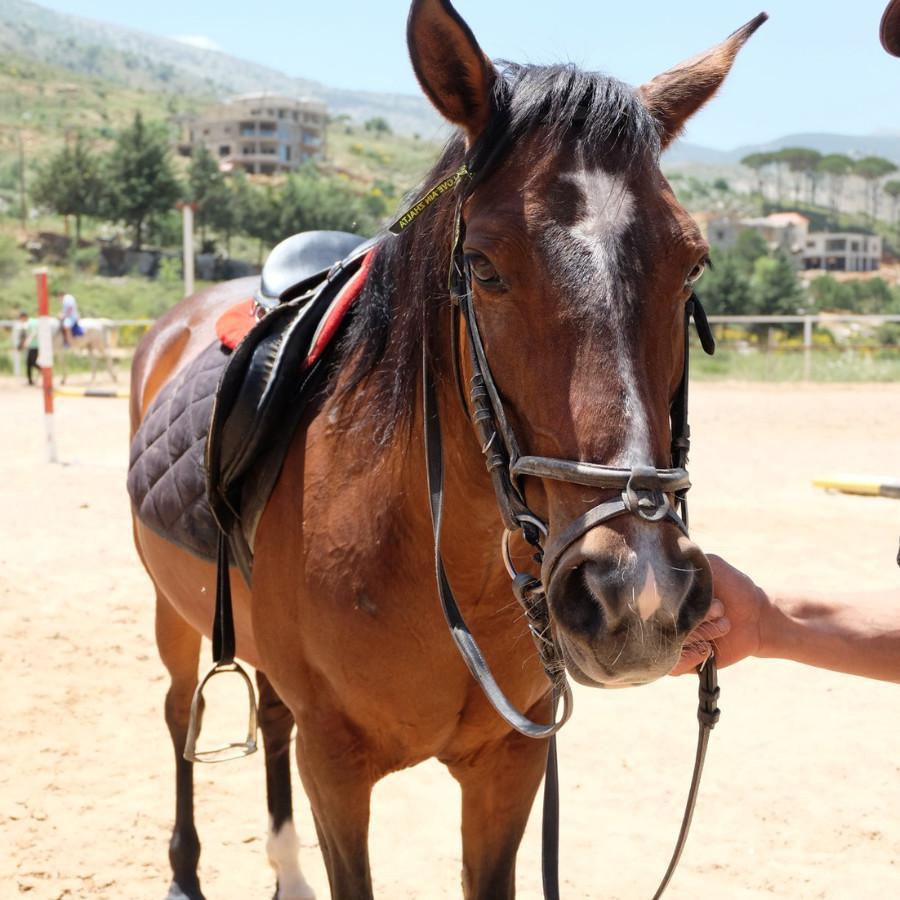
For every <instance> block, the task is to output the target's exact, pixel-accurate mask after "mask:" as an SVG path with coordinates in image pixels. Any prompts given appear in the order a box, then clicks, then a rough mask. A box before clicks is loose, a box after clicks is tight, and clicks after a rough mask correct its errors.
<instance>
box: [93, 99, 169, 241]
mask: <svg viewBox="0 0 900 900" xmlns="http://www.w3.org/2000/svg"><path fill="white" fill-rule="evenodd" d="M180 194H181V188H180V185H179V183H178V180H177V178H176V177H175V173H174V172H173V171H172V164H171V162H170V159H169V141H168V138H167V136H166V133H165V129H164V128H162V127H160V126H159V125H156V124H152V123H151V124H145V123H144V120H143V118H142V116H141V114H140V113H135V116H134V121H133V122H132V124H131V126H130V127H129V128H126V129H125V130H124V131H122V132H120V133H119V136H118V138H117V139H116V145H115V147H114V148H113V150H112V153H111V154H110V157H109V165H108V169H107V193H106V204H107V215H108V216H109V218H111V219H118V220H120V221H122V222H124V223H125V224H126V225H127V226H128V227H129V228H131V229H132V235H133V237H132V247H133V249H135V250H140V249H141V242H142V238H143V232H144V226H145V224H146V223H147V220H148V219H149V218H151V217H152V216H154V215H156V214H158V213H163V212H165V211H166V210H169V209H171V208H172V206H174V204H175V202H176V200H178V198H179V196H180Z"/></svg>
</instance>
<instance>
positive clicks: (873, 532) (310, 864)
mask: <svg viewBox="0 0 900 900" xmlns="http://www.w3.org/2000/svg"><path fill="white" fill-rule="evenodd" d="M692 407H693V412H692V427H693V432H694V439H695V440H694V444H695V451H694V454H693V460H692V462H693V465H692V474H693V477H694V483H695V488H694V491H693V492H692V494H691V498H692V504H691V506H692V512H693V517H692V518H693V522H692V524H693V532H694V536H695V537H696V538H697V539H698V540H699V542H700V544H701V546H703V547H704V548H706V549H709V550H715V551H717V552H719V553H721V554H723V555H725V556H726V557H727V558H730V559H731V560H732V561H733V562H735V563H736V564H738V565H742V566H744V567H746V568H747V569H749V570H750V571H752V572H753V573H754V575H755V576H756V578H757V580H758V581H760V582H761V583H762V584H764V585H767V586H770V587H774V586H789V585H803V586H806V587H808V588H815V589H823V590H824V589H828V590H831V589H834V590H846V591H855V590H859V591H862V590H867V589H878V588H882V587H886V586H897V585H898V584H900V572H898V570H897V568H896V566H895V565H894V563H893V558H894V556H895V554H896V550H897V537H898V535H900V502H898V501H896V500H886V499H867V498H862V497H848V496H836V495H835V496H830V495H827V494H825V493H823V492H821V491H817V490H815V489H814V488H812V487H811V485H810V482H811V479H812V478H813V477H814V476H815V475H817V474H821V473H826V472H832V471H838V472H840V471H847V470H850V471H858V472H861V473H871V474H891V473H893V474H895V475H896V474H897V466H898V464H900V458H898V450H900V386H890V385H888V386H852V387H851V386H847V387H843V386H818V387H796V386H792V387H777V386H747V385H724V384H716V385H711V384H702V385H699V386H697V387H696V389H695V390H694V391H693V396H692ZM57 408H58V415H57V418H58V433H59V445H60V453H61V456H62V459H63V460H64V462H65V464H64V465H60V466H49V465H46V464H45V463H44V462H43V425H42V419H41V400H40V396H39V392H38V390H37V389H31V390H29V389H26V388H24V387H22V386H21V385H20V384H18V383H14V382H13V381H12V380H10V379H6V380H3V381H0V417H2V423H3V424H2V435H3V437H2V440H0V462H2V467H3V472H4V477H3V486H2V488H0V492H2V493H0V497H2V502H0V509H2V522H0V658H2V665H0V704H2V711H3V715H2V728H3V732H4V733H3V735H2V739H0V898H2V900H7V898H14V897H20V896H27V897H32V898H35V900H37V898H41V900H43V898H62V897H65V898H81V897H91V898H95V897H103V898H121V900H145V898H146V900H161V898H162V897H163V896H164V895H165V892H166V888H167V885H168V881H169V869H168V862H167V854H166V847H167V841H168V837H169V831H170V827H171V820H172V815H173V808H174V788H173V766H172V758H171V756H172V751H171V748H170V743H169V737H168V733H167V731H166V728H165V725H164V722H163V716H162V701H163V695H164V692H165V689H166V681H165V678H164V674H163V668H162V665H161V663H160V662H159V661H158V659H157V656H156V649H155V646H154V643H153V603H152V594H151V590H150V582H149V580H148V579H147V577H146V575H145V574H144V572H143V570H142V569H141V567H140V565H139V563H138V560H137V557H136V555H135V552H134V549H133V547H132V544H131V526H130V519H129V509H128V499H127V496H126V494H125V486H124V483H125V461H126V458H127V447H126V444H127V421H126V402H125V401H124V400H84V399H72V398H59V399H58V400H57ZM721 683H722V692H723V695H722V702H721V705H722V709H723V716H722V721H721V724H720V726H719V728H718V729H717V730H716V733H715V734H714V735H713V739H712V747H711V753H710V758H709V763H708V767H707V773H706V776H705V782H704V786H703V792H702V796H701V801H700V805H699V809H698V812H697V816H696V818H695V824H694V830H693V833H692V835H691V839H690V843H689V845H688V849H687V852H686V855H685V858H684V860H683V862H682V865H681V869H680V871H679V873H678V874H677V876H676V878H675V882H674V885H673V887H672V888H671V893H670V894H669V896H670V897H671V898H673V900H676V898H699V897H704V898H728V900H731V898H735V900H740V898H750V897H763V896H772V895H774V896H778V897H789V898H804V900H805V898H819V897H826V898H835V900H849V898H852V900H860V898H878V900H881V898H885V897H897V896H900V819H898V810H900V724H898V723H900V691H898V688H897V686H895V685H887V684H877V683H870V682H866V681H863V680H860V679H855V678H851V677H846V676H840V675H835V674H832V673H829V672H822V671H815V670H812V669H805V668H803V667H800V666H797V665H793V664H790V663H781V662H774V661H764V660H763V661H755V660H754V661H749V662H746V663H744V664H743V665H741V666H738V667H737V668H735V669H729V670H726V671H724V672H723V673H722V676H721ZM576 690H577V697H576V714H575V717H574V719H573V721H572V722H571V723H570V725H569V726H568V727H567V728H566V729H565V730H564V731H563V733H562V735H561V738H560V756H561V766H562V795H563V799H562V804H563V812H562V818H563V829H562V873H563V896H564V897H566V898H567V900H573V898H577V897H585V898H587V897H589V898H607V900H609V898H622V900H644V898H647V897H648V896H650V894H651V893H652V891H653V889H654V888H655V886H656V883H657V881H658V879H659V877H660V875H661V874H662V870H663V868H664V867H665V864H666V862H667V860H668V855H669V853H670V851H671V848H672V844H673V841H674V839H675V834H676V831H677V827H678V823H679V820H680V817H681V810H682V804H683V800H684V795H685V792H686V790H687V786H688V778H689V775H690V767H691V763H692V760H693V752H694V740H695V728H696V726H695V718H694V709H695V702H696V701H695V695H696V682H695V679H693V678H682V679H665V680H664V681H663V682H662V683H658V684H655V685H652V686H650V687H647V688H643V689H641V690H631V691H623V692H600V691H593V692H592V691H589V690H584V689H576ZM297 781H299V779H296V777H295V784H296V782H297ZM296 789H297V790H298V792H299V788H296ZM263 791H264V787H263V760H262V755H261V754H257V755H256V756H255V757H252V758H250V759H248V760H245V761H244V762H242V763H232V764H230V765H227V766H213V767H198V771H197V797H198V802H197V823H198V829H199V831H200V836H201V840H202V841H203V847H204V849H203V856H202V858H201V879H202V882H203V884H204V886H205V889H206V893H207V896H208V897H209V898H210V900H233V898H241V900H242V898H268V897H270V896H271V892H272V888H273V886H274V882H273V878H272V873H271V871H270V870H269V868H268V866H267V863H266V859H265V849H264V844H265V825H266V813H265V802H264V793H263ZM296 807H297V810H298V827H299V830H300V834H301V840H302V844H303V846H302V864H303V867H304V869H305V871H306V874H307V876H308V877H309V879H310V880H311V881H312V883H313V885H314V886H315V887H316V889H317V891H318V894H319V897H327V887H326V879H325V874H324V870H323V867H322V864H321V861H320V857H319V852H318V848H317V846H316V839H315V833H314V830H313V826H312V821H311V817H310V815H309V810H308V807H307V805H306V803H305V800H304V799H303V797H302V795H300V796H298V797H297V802H296ZM538 826H539V822H538V816H537V815H535V816H533V817H532V822H531V824H530V826H529V831H528V833H527V836H526V839H525V841H524V845H523V847H522V851H521V853H520V857H519V876H518V882H519V889H520V893H519V896H521V897H524V898H537V897H539V896H540V894H539V862H538V860H539V844H538V841H539V827H538ZM458 829H459V812H458V793H457V789H456V785H455V783H454V782H453V781H452V780H451V778H450V777H449V775H447V774H446V773H445V771H444V770H443V769H442V768H441V767H440V766H439V765H437V764H428V765H423V766H421V767H419V768H417V769H414V770H410V771H407V772H403V773H400V774H399V775H395V776H393V777H391V778H389V779H387V780H386V781H385V782H383V783H382V784H381V785H379V786H378V788H377V789H376V793H375V798H374V811H373V824H372V837H371V847H372V860H373V871H374V879H375V886H376V894H377V896H378V897H381V898H426V900H428V898H443V897H459V896H460V889H459V867H460V863H459V841H458Z"/></svg>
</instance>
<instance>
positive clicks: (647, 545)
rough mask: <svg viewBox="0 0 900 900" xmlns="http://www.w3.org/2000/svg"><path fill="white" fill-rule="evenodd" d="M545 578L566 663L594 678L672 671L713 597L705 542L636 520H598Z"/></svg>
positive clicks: (584, 678)
mask: <svg viewBox="0 0 900 900" xmlns="http://www.w3.org/2000/svg"><path fill="white" fill-rule="evenodd" d="M623 539H624V546H623ZM545 584H546V587H547V600H548V603H549V607H550V614H551V619H552V621H553V625H554V634H555V636H556V638H557V641H558V642H559V645H560V649H561V651H562V655H563V658H564V659H565V662H566V667H567V669H568V670H569V672H570V674H571V675H572V677H573V678H574V679H575V680H576V681H578V682H580V683H582V684H590V685H603V686H625V685H634V684H645V683H647V682H650V681H653V680H655V679H656V678H659V677H661V676H662V675H665V674H666V673H667V672H669V671H670V670H671V668H672V666H674V665H675V663H676V662H677V660H678V656H679V654H680V652H681V647H682V645H683V643H684V640H685V638H686V637H687V635H688V634H689V633H690V632H691V631H692V630H693V628H694V626H695V625H696V624H697V623H699V622H700V620H701V619H702V618H703V616H704V615H705V614H706V612H707V611H708V609H709V605H710V603H711V601H712V579H711V575H710V571H709V565H708V563H707V562H706V559H705V557H704V556H703V553H702V552H701V551H700V549H699V547H697V546H696V544H694V543H692V542H691V541H690V540H689V539H688V538H687V537H685V536H683V535H676V534H674V533H673V529H671V528H670V527H667V526H665V525H663V526H662V527H660V526H658V525H652V524H650V523H642V522H634V521H633V520H629V521H628V525H627V530H620V529H616V528H613V527H612V526H611V525H610V526H598V527H597V528H595V529H593V530H591V531H589V532H587V533H585V534H584V535H582V536H581V537H580V538H579V539H577V540H576V541H573V542H572V543H570V544H569V545H568V546H567V547H566V549H565V550H564V551H563V552H562V553H560V554H559V555H558V557H557V559H556V562H555V565H554V567H553V571H552V572H551V573H550V577H549V578H548V579H547V581H545Z"/></svg>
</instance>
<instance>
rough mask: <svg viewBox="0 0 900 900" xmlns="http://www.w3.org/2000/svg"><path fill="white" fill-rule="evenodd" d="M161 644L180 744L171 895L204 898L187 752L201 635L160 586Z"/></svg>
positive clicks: (170, 722) (172, 727)
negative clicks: (199, 870) (176, 608)
mask: <svg viewBox="0 0 900 900" xmlns="http://www.w3.org/2000/svg"><path fill="white" fill-rule="evenodd" d="M156 644H157V647H158V648H159V655H160V657H161V659H162V661H163V664H164V665H165V667H166V669H168V671H169V677H170V678H171V683H170V685H169V690H168V692H167V693H166V725H167V726H168V728H169V734H170V736H171V738H172V746H173V748H174V750H175V826H174V828H173V829H172V838H171V840H170V841H169V863H170V864H171V866H172V884H171V886H170V888H169V893H168V895H167V897H166V900H204V898H203V892H202V891H201V890H200V880H199V878H198V877H197V863H198V862H199V860H200V839H199V837H198V836H197V829H196V827H195V825H194V764H193V763H190V762H188V761H187V760H186V759H185V758H184V745H185V741H186V740H187V730H188V720H189V718H190V709H191V699H192V698H193V695H194V688H195V687H196V686H197V663H198V661H199V658H200V635H199V633H198V632H196V631H194V629H193V628H192V627H191V626H190V625H188V623H187V622H185V620H184V619H183V618H182V617H181V616H180V615H179V614H178V613H177V612H176V611H175V609H174V607H173V606H172V605H171V604H170V603H169V601H168V600H166V598H165V597H164V596H163V595H162V594H161V593H160V592H159V591H157V592H156Z"/></svg>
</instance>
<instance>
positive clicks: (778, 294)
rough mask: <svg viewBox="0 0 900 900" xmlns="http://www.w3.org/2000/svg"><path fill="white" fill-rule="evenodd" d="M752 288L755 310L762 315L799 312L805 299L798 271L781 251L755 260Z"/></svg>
mask: <svg viewBox="0 0 900 900" xmlns="http://www.w3.org/2000/svg"><path fill="white" fill-rule="evenodd" d="M750 289H751V292H752V296H753V306H754V311H755V312H757V313H760V314H761V315H773V316H777V315H796V314H797V312H798V311H799V310H800V309H801V308H802V307H803V305H804V302H805V296H804V293H803V288H802V287H801V285H800V280H799V279H798V278H797V273H796V272H795V271H794V267H793V266H792V265H791V261H790V260H789V259H788V258H787V257H786V256H785V255H784V253H782V252H781V251H780V250H778V251H776V252H775V253H774V254H773V255H772V256H763V257H760V258H759V259H757V260H756V262H755V263H754V264H753V275H752V277H751V279H750Z"/></svg>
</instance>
